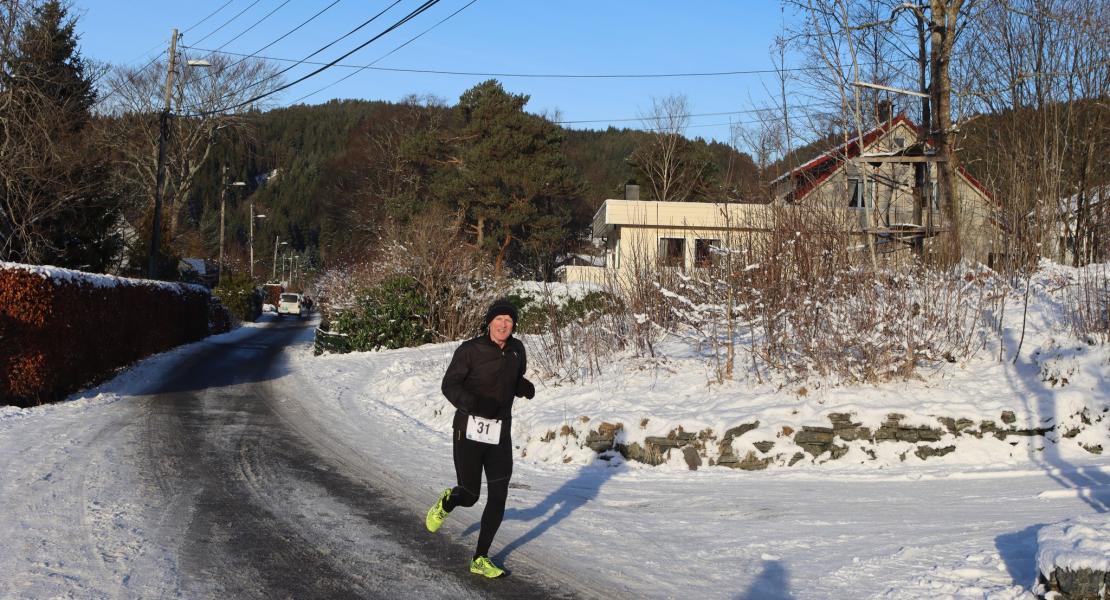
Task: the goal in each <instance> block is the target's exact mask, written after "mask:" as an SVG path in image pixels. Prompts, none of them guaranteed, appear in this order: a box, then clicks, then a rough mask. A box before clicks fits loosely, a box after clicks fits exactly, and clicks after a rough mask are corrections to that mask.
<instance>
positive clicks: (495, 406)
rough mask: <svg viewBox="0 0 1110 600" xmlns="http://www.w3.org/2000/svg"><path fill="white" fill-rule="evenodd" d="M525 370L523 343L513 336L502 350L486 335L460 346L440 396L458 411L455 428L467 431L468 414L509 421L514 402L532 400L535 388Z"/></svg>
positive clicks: (453, 358)
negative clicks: (526, 376)
mask: <svg viewBox="0 0 1110 600" xmlns="http://www.w3.org/2000/svg"><path fill="white" fill-rule="evenodd" d="M527 368H528V358H527V357H526V356H525V353H524V344H522V343H520V340H518V339H516V338H514V337H512V336H509V339H508V340H505V348H504V349H502V348H500V347H499V346H498V345H497V344H496V343H494V341H493V340H491V339H490V337H489V335H488V334H483V335H480V336H478V337H476V338H473V339H470V340H467V341H465V342H463V343H462V344H460V345H459V347H458V348H457V349H456V350H455V355H454V356H453V357H451V364H450V365H449V366H448V367H447V373H445V374H444V375H443V384H442V385H441V386H440V389H441V390H442V391H443V395H444V396H446V397H447V400H448V401H449V402H450V403H451V404H452V405H453V406H454V407H455V408H456V409H458V410H457V411H455V420H454V427H455V429H462V430H465V429H466V419H467V415H475V416H479V417H483V418H486V419H502V420H506V421H508V420H509V419H510V417H511V416H512V410H513V399H514V398H515V397H516V396H526V397H528V398H531V397H532V396H533V395H534V394H535V387H534V386H533V385H532V383H531V382H530V381H528V380H527V379H525V378H524V372H525V370H526V369H527ZM507 425H508V423H506V424H505V426H507Z"/></svg>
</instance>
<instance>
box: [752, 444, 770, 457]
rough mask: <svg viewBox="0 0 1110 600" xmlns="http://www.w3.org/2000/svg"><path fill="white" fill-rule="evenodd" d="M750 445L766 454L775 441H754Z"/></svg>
mask: <svg viewBox="0 0 1110 600" xmlns="http://www.w3.org/2000/svg"><path fill="white" fill-rule="evenodd" d="M752 445H753V446H755V448H756V450H759V451H760V452H762V453H764V454H767V453H768V452H770V451H771V448H774V447H775V443H774V442H771V441H763V442H756V443H754V444H752Z"/></svg>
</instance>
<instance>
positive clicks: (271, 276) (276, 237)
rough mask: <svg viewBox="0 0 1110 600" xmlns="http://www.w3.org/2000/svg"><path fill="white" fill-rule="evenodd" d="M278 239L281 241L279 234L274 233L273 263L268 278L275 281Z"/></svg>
mask: <svg viewBox="0 0 1110 600" xmlns="http://www.w3.org/2000/svg"><path fill="white" fill-rule="evenodd" d="M280 241H281V236H280V235H275V236H274V264H273V270H272V272H271V273H270V279H271V280H273V281H277V251H278V246H279V244H278V242H280Z"/></svg>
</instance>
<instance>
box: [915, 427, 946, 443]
mask: <svg viewBox="0 0 1110 600" xmlns="http://www.w3.org/2000/svg"><path fill="white" fill-rule="evenodd" d="M943 435H944V434H943V433H942V432H941V431H940V430H939V429H930V428H928V427H922V428H920V429H918V430H917V437H918V439H919V440H921V441H923V442H939V441H940V438H941V436H943Z"/></svg>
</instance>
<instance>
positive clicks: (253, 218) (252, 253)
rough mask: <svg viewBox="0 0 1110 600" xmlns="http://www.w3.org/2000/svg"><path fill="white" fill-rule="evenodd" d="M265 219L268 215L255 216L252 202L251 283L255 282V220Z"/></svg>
mask: <svg viewBox="0 0 1110 600" xmlns="http://www.w3.org/2000/svg"><path fill="white" fill-rule="evenodd" d="M265 218H266V215H256V214H254V202H251V224H250V226H251V229H250V231H251V234H250V240H251V241H250V244H251V281H254V220H255V219H265Z"/></svg>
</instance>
